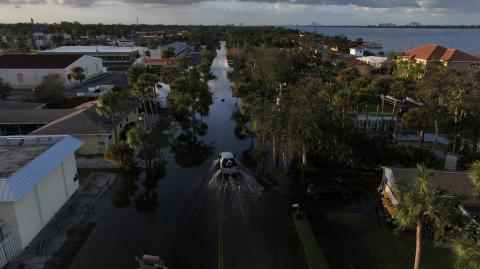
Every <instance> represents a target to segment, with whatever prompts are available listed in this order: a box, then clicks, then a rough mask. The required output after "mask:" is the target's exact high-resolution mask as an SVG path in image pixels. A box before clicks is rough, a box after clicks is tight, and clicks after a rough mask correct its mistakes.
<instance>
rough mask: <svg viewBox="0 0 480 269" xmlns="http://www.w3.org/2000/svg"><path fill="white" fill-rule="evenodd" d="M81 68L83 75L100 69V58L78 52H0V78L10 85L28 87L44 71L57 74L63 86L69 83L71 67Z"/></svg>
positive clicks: (87, 75) (44, 74)
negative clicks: (1, 53)
mask: <svg viewBox="0 0 480 269" xmlns="http://www.w3.org/2000/svg"><path fill="white" fill-rule="evenodd" d="M74 67H82V68H83V70H84V74H85V76H86V78H90V77H93V76H96V75H98V74H101V73H102V72H103V62H102V59H100V58H97V57H92V56H88V55H78V54H61V55H56V54H55V55H54V54H52V55H50V54H4V55H0V78H2V79H3V81H5V82H7V83H8V84H9V85H10V86H11V87H12V88H16V89H18V88H20V89H22V88H23V89H29V88H30V89H31V88H34V87H35V86H37V85H39V84H40V83H41V81H42V79H43V77H45V76H46V75H48V74H59V75H60V76H61V77H62V78H64V79H65V83H66V84H67V85H69V84H71V83H73V81H72V79H71V75H70V74H71V73H72V69H73V68H74Z"/></svg>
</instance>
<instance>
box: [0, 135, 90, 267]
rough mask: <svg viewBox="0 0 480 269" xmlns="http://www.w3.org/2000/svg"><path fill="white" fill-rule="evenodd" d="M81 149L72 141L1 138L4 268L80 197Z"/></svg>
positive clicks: (0, 209) (0, 262)
mask: <svg viewBox="0 0 480 269" xmlns="http://www.w3.org/2000/svg"><path fill="white" fill-rule="evenodd" d="M82 144H83V142H82V141H80V140H78V139H76V138H73V137H71V136H29V137H25V136H22V137H0V218H1V220H0V227H1V229H0V235H1V236H0V240H1V241H0V245H1V246H0V257H2V259H0V267H3V266H4V265H5V264H6V262H8V261H9V260H11V259H12V258H13V256H14V255H15V254H16V253H17V251H19V250H21V249H23V248H25V247H26V246H27V245H28V244H29V243H30V242H31V241H32V239H33V238H34V237H35V236H36V235H37V234H38V233H39V232H40V230H42V228H43V227H44V226H45V225H46V224H47V223H48V222H49V221H50V220H51V219H52V217H53V216H54V215H55V214H56V213H57V211H58V210H59V209H60V208H61V207H62V206H63V205H64V204H65V202H66V201H67V200H68V199H69V198H70V197H71V196H72V195H73V194H74V193H75V191H76V190H77V188H78V186H79V182H78V180H77V176H76V175H77V165H76V161H75V151H76V150H78V148H80V146H81V145H82Z"/></svg>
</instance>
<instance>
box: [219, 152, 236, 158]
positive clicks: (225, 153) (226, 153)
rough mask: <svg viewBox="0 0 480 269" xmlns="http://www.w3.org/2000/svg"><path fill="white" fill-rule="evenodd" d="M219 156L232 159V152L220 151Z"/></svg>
mask: <svg viewBox="0 0 480 269" xmlns="http://www.w3.org/2000/svg"><path fill="white" fill-rule="evenodd" d="M220 157H222V158H223V159H233V154H232V153H231V152H222V153H220Z"/></svg>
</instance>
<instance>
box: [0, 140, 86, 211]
mask: <svg viewBox="0 0 480 269" xmlns="http://www.w3.org/2000/svg"><path fill="white" fill-rule="evenodd" d="M26 138H29V137H26ZM83 144H84V143H83V142H82V141H80V140H78V139H76V138H73V137H71V136H64V137H63V139H61V140H59V141H58V142H56V143H55V144H53V145H52V146H51V147H50V148H48V149H47V150H46V151H44V152H42V153H41V154H40V155H38V156H37V157H36V158H35V159H33V160H32V161H30V162H29V163H27V164H26V165H25V166H23V167H22V168H20V169H19V170H17V171H16V172H15V173H13V174H12V175H11V176H10V177H8V178H6V179H2V180H0V202H15V201H18V200H20V199H22V198H23V197H24V196H25V195H26V194H27V193H28V192H29V191H30V190H32V189H33V188H34V187H35V186H36V185H37V184H38V183H40V182H41V181H42V180H43V179H44V178H45V177H46V176H48V175H49V174H50V173H51V172H53V171H54V170H55V169H56V168H57V167H58V166H60V165H61V164H62V163H63V162H64V161H65V160H66V159H67V158H68V157H69V156H71V155H72V154H73V153H74V152H75V151H76V150H77V149H79V148H80V147H81V146H82V145H83ZM20 146H21V145H20Z"/></svg>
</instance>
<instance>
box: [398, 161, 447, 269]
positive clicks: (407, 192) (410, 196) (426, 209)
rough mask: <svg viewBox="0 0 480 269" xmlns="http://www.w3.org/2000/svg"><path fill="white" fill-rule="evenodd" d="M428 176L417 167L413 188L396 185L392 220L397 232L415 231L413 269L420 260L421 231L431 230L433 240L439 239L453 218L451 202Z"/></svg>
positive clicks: (426, 172) (417, 266)
mask: <svg viewBox="0 0 480 269" xmlns="http://www.w3.org/2000/svg"><path fill="white" fill-rule="evenodd" d="M431 176H432V173H431V172H430V171H429V170H428V169H427V167H425V166H424V165H417V176H416V178H415V185H414V186H413V187H411V188H408V187H407V186H406V185H405V184H401V183H398V184H397V190H398V192H397V198H398V199H397V200H398V205H397V206H396V213H395V220H396V222H397V225H398V226H399V228H400V229H413V228H416V251H415V263H414V266H413V268H414V269H419V268H420V262H421V256H422V241H423V231H424V229H425V226H426V224H429V225H430V226H431V227H434V228H435V229H436V230H435V234H436V235H437V237H438V236H439V235H442V232H444V231H445V230H444V229H445V228H446V227H447V225H448V224H449V223H450V220H451V218H453V216H455V212H454V210H455V204H454V202H455V201H453V200H452V199H450V198H448V196H446V195H444V193H443V192H442V191H440V190H438V189H436V188H434V187H433V186H432V184H431Z"/></svg>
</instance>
